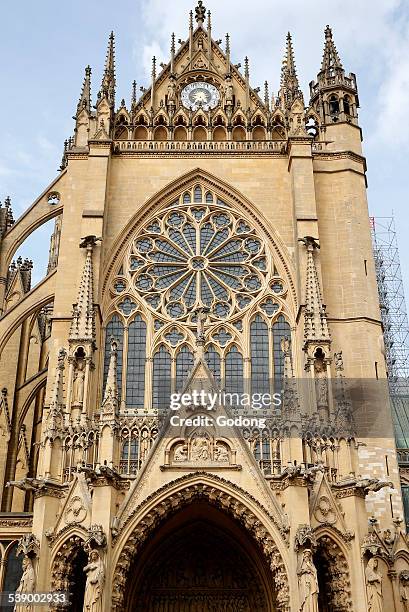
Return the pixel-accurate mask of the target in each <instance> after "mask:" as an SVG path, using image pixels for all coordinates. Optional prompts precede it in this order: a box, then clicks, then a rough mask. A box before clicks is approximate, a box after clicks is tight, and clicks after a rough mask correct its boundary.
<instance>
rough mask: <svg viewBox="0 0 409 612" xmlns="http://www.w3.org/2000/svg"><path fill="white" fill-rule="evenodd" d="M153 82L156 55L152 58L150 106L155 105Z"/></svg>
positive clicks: (154, 80)
mask: <svg viewBox="0 0 409 612" xmlns="http://www.w3.org/2000/svg"><path fill="white" fill-rule="evenodd" d="M155 83H156V57H155V56H153V58H152V85H151V108H152V109H153V108H154V105H155Z"/></svg>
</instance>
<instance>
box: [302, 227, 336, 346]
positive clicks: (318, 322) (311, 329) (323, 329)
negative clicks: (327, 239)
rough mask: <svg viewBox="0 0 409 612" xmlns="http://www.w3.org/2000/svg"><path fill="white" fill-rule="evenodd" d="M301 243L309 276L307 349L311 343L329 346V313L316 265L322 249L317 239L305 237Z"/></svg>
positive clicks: (306, 319)
mask: <svg viewBox="0 0 409 612" xmlns="http://www.w3.org/2000/svg"><path fill="white" fill-rule="evenodd" d="M300 242H302V243H303V244H304V246H305V247H306V249H307V274H306V290H305V315H304V341H305V349H307V348H308V345H309V344H310V343H312V344H314V345H315V346H316V345H317V343H318V344H328V343H329V341H330V335H329V330H328V321H327V313H326V310H325V304H324V303H323V301H322V296H321V288H320V282H319V279H318V272H317V268H316V265H315V259H314V252H315V251H316V250H318V249H319V248H320V247H319V245H318V243H317V241H316V239H315V238H313V237H312V236H305V237H304V238H300Z"/></svg>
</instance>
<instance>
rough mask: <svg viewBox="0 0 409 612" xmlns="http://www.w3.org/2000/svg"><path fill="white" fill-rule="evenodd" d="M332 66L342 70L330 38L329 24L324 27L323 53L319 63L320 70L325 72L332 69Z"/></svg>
mask: <svg viewBox="0 0 409 612" xmlns="http://www.w3.org/2000/svg"><path fill="white" fill-rule="evenodd" d="M333 68H338V69H340V70H343V67H342V62H341V60H340V57H339V55H338V51H337V48H336V46H335V43H334V40H333V38H332V30H331V28H330V27H329V25H327V27H326V28H325V45H324V55H323V58H322V64H321V71H324V72H325V71H329V70H332V69H333Z"/></svg>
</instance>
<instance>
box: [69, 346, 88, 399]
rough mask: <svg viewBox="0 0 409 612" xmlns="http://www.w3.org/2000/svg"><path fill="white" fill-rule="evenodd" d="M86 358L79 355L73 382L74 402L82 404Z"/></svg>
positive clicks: (76, 360) (75, 364)
mask: <svg viewBox="0 0 409 612" xmlns="http://www.w3.org/2000/svg"><path fill="white" fill-rule="evenodd" d="M84 386H85V359H84V358H83V356H82V355H79V356H78V357H76V359H75V363H74V378H73V383H72V403H73V404H76V405H77V406H81V405H82V403H83V401H84Z"/></svg>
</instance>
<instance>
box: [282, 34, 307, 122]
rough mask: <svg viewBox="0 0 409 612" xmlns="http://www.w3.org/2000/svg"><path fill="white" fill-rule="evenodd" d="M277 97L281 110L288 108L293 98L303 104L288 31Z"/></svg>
mask: <svg viewBox="0 0 409 612" xmlns="http://www.w3.org/2000/svg"><path fill="white" fill-rule="evenodd" d="M278 98H279V105H280V107H281V109H282V110H283V111H285V110H289V109H290V108H291V106H292V104H293V102H294V101H295V100H300V101H301V102H302V103H303V104H304V99H303V94H302V91H301V88H300V84H299V82H298V76H297V70H296V67H295V59H294V50H293V42H292V39H291V34H290V32H288V34H287V41H286V50H285V55H284V59H283V64H282V67H281V83H280V89H279V92H278Z"/></svg>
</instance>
